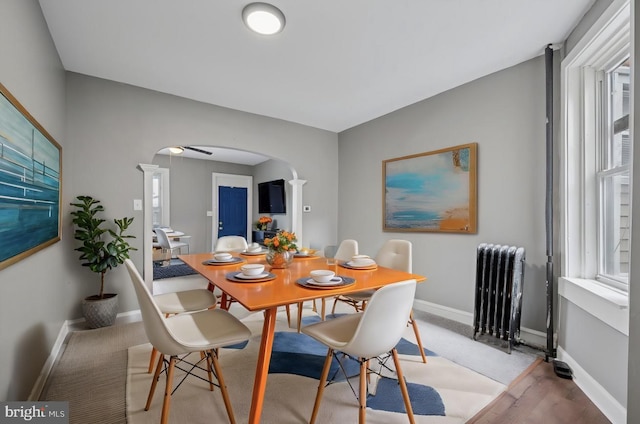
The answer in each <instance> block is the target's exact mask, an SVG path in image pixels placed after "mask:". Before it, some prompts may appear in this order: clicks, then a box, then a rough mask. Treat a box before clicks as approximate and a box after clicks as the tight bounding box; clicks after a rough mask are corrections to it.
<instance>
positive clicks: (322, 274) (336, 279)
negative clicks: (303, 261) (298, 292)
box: [296, 269, 356, 289]
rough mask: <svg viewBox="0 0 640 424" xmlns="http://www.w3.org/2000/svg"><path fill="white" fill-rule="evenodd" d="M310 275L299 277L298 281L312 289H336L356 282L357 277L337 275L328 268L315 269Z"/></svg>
mask: <svg viewBox="0 0 640 424" xmlns="http://www.w3.org/2000/svg"><path fill="white" fill-rule="evenodd" d="M309 275H310V276H309V277H303V278H299V279H298V280H297V281H296V283H298V284H299V285H301V286H303V287H307V288H311V289H335V288H339V287H344V286H349V285H351V284H353V283H355V282H356V280H355V278H351V277H345V276H342V275H336V273H335V272H333V271H331V270H328V269H315V270H313V271H311V272H310V273H309Z"/></svg>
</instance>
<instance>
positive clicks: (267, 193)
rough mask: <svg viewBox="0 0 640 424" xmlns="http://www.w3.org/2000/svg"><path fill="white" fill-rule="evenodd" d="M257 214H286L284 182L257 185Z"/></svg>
mask: <svg viewBox="0 0 640 424" xmlns="http://www.w3.org/2000/svg"><path fill="white" fill-rule="evenodd" d="M258 213H287V200H286V197H285V194H284V180H274V181H267V182H264V183H259V184H258Z"/></svg>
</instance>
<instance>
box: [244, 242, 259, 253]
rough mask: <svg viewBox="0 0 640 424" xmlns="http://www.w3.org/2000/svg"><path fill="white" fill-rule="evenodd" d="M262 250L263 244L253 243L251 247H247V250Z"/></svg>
mask: <svg viewBox="0 0 640 424" xmlns="http://www.w3.org/2000/svg"><path fill="white" fill-rule="evenodd" d="M260 250H262V246H260V245H259V244H258V243H251V244H250V245H249V247H247V251H249V252H258V251H260Z"/></svg>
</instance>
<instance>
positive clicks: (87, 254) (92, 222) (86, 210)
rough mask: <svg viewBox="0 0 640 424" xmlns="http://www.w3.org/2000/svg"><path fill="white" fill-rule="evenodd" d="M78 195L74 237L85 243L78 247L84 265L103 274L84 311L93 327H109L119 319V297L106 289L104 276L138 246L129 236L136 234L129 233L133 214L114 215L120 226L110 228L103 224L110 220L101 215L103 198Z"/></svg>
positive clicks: (72, 204)
mask: <svg viewBox="0 0 640 424" xmlns="http://www.w3.org/2000/svg"><path fill="white" fill-rule="evenodd" d="M76 199H77V202H76V203H71V206H75V207H76V210H74V211H72V212H71V215H72V216H73V223H74V225H75V233H74V235H73V237H74V238H75V239H76V240H79V241H80V242H82V245H81V246H80V247H78V248H76V249H74V250H77V251H78V252H80V253H81V255H80V257H79V259H80V261H82V266H86V267H89V269H90V270H91V271H93V272H95V273H99V274H100V292H99V293H98V294H97V295H92V296H88V297H86V298H85V299H84V300H83V302H82V312H83V314H84V317H85V320H86V321H87V325H88V326H89V327H90V328H98V327H106V326H109V325H111V324H113V323H114V321H115V319H116V315H117V313H118V297H117V294H116V293H105V292H104V277H105V274H106V273H107V271H108V270H110V269H112V268H115V267H117V266H118V265H120V264H122V263H123V262H124V260H125V259H128V258H129V251H131V250H137V249H136V248H135V247H132V246H131V245H129V243H128V242H127V240H126V239H129V238H135V236H133V235H129V234H126V231H127V229H128V228H129V225H131V223H132V222H133V218H127V217H124V218H122V219H114V220H113V222H114V224H115V226H116V227H117V228H107V227H105V226H104V225H103V224H104V223H105V222H106V220H105V219H102V218H100V216H99V214H100V213H101V212H103V211H104V207H103V206H102V205H101V204H100V201H99V200H96V199H94V198H93V197H91V196H77V197H76Z"/></svg>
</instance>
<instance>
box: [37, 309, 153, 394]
mask: <svg viewBox="0 0 640 424" xmlns="http://www.w3.org/2000/svg"><path fill="white" fill-rule="evenodd" d="M140 320H141V317H140V310H139V309H137V310H133V311H129V312H121V313H119V314H118V315H117V316H116V324H124V323H127V322H135V321H140ZM84 322H85V320H84V318H78V319H74V320H66V321H65V322H63V323H62V326H61V327H60V331H59V332H58V337H56V341H55V342H54V343H53V346H52V347H51V352H50V353H49V357H48V358H47V360H46V361H45V363H44V365H43V366H42V369H41V370H40V374H39V375H38V378H37V379H36V382H35V383H34V385H33V387H32V388H31V393H29V397H28V399H27V400H28V401H33V402H35V401H37V400H38V399H40V395H41V394H42V390H43V389H44V386H45V384H46V382H47V379H48V378H49V375H50V374H51V370H52V369H53V366H54V365H55V363H56V360H57V359H58V356H59V355H60V351H61V350H62V348H63V346H64V345H65V344H66V340H67V336H68V335H69V332H71V331H74V329H79V328H84V325H83V324H84Z"/></svg>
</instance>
